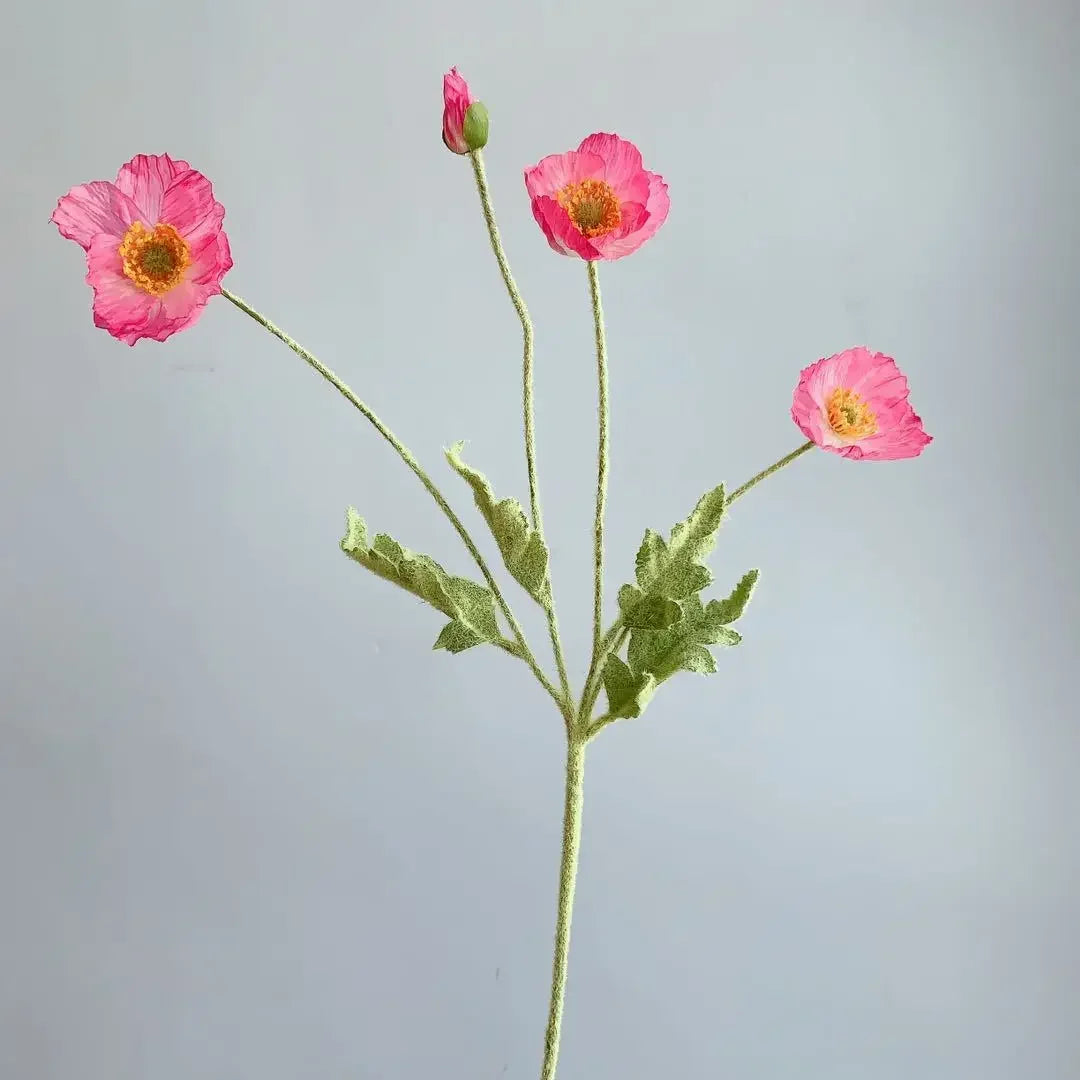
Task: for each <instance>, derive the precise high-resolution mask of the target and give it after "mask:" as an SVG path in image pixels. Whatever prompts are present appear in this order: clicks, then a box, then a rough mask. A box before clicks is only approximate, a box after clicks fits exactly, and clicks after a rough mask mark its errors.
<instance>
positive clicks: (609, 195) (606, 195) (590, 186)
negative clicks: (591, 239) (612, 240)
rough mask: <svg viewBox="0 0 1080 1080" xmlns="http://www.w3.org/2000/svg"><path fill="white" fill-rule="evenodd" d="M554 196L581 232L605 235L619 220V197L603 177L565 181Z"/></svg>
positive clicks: (620, 211)
mask: <svg viewBox="0 0 1080 1080" xmlns="http://www.w3.org/2000/svg"><path fill="white" fill-rule="evenodd" d="M555 198H556V199H557V200H558V203H559V205H560V206H561V207H562V208H563V209H564V210H565V211H566V212H567V213H568V214H569V215H570V220H571V221H572V222H573V223H574V227H575V228H576V229H577V230H578V232H580V233H581V234H582V235H583V236H604V235H605V234H607V233H609V232H611V231H612V229H615V228H617V227H618V225H619V222H620V221H621V220H622V210H621V209H620V208H619V198H618V196H617V195H616V194H615V192H614V190H613V189H612V187H611V185H610V184H608V183H605V182H604V181H603V180H582V181H580V182H579V183H577V184H567V185H566V187H564V188H562V190H560V191H558V192H556V194H555Z"/></svg>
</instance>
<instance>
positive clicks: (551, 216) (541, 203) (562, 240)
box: [532, 195, 599, 260]
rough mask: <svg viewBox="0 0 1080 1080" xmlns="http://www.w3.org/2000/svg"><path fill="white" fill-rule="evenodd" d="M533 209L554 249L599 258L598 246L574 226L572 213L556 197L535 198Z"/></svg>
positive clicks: (584, 256)
mask: <svg viewBox="0 0 1080 1080" xmlns="http://www.w3.org/2000/svg"><path fill="white" fill-rule="evenodd" d="M532 210H533V217H534V218H536V222H537V224H538V225H539V226H540V228H541V229H543V231H544V236H546V237H547V242H548V244H549V245H550V247H551V248H552V250H553V251H557V252H558V253H559V254H560V255H577V256H578V257H579V258H582V259H587V260H591V259H596V258H599V254H598V252H597V250H596V248H594V247H593V245H592V244H591V243H590V242H589V240H588V239H587V238H586V237H585V236H583V235H582V234H581V233H580V232H579V231H578V230H577V229H576V228H575V227H574V223H573V222H572V221H571V220H570V215H569V214H568V213H567V212H566V211H565V210H564V209H563V208H562V207H561V206H560V205H559V204H558V203H557V202H556V201H555V200H554V199H551V198H548V197H547V196H546V195H542V196H540V197H539V198H537V199H533V202H532Z"/></svg>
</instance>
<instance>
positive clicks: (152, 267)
mask: <svg viewBox="0 0 1080 1080" xmlns="http://www.w3.org/2000/svg"><path fill="white" fill-rule="evenodd" d="M119 254H120V261H121V262H122V263H123V264H124V274H125V275H126V276H127V277H129V278H131V280H132V281H133V282H135V284H136V285H137V286H138V287H139V288H140V289H142V291H143V292H147V293H150V295H151V296H160V295H161V294H162V293H167V292H168V291H169V290H170V289H171V288H172V287H173V286H174V285H178V284H179V283H180V281H181V279H182V278H183V276H184V271H185V270H187V268H188V267H189V266H190V265H191V249H190V248H189V247H188V246H187V242H186V241H185V240H184V238H183V237H182V236H181V235H180V234H179V233H178V232H177V231H176V229H174V228H173V227H172V226H171V225H155V226H154V227H153V228H152V229H148V228H147V227H146V226H145V225H144V224H143V223H142V222H141V221H136V222H133V223H132V224H131V226H130V227H129V228H128V231H127V232H126V233H124V239H123V240H121V241H120V252H119Z"/></svg>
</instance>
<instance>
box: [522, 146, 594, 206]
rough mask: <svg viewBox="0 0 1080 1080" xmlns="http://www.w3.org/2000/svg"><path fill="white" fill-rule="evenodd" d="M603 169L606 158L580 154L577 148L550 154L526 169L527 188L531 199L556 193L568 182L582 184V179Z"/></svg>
mask: <svg viewBox="0 0 1080 1080" xmlns="http://www.w3.org/2000/svg"><path fill="white" fill-rule="evenodd" d="M603 170H604V159H603V158H602V157H600V156H599V155H598V154H579V153H578V152H577V151H576V150H569V151H567V152H566V153H565V154H549V155H548V156H547V157H546V158H544V159H543V160H541V161H540V162H538V163H537V164H536V165H534V166H533V167H532V168H531V169H526V170H525V189H526V191H528V193H529V198H531V199H537V198H539V197H540V196H541V195H554V194H555V193H556V192H557V191H561V190H562V189H563V188H564V187H566V185H567V184H580V183H581V181H582V180H588V179H590V178H597V177H599V175H600V174H601V173H602V172H603Z"/></svg>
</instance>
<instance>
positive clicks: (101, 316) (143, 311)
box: [86, 234, 154, 345]
mask: <svg viewBox="0 0 1080 1080" xmlns="http://www.w3.org/2000/svg"><path fill="white" fill-rule="evenodd" d="M118 244H119V242H118V241H117V240H116V238H115V237H111V236H106V235H104V234H101V235H98V236H96V237H95V238H94V239H93V240H92V241H91V243H90V247H89V248H88V250H87V252H86V268H87V269H86V283H87V285H89V286H90V287H91V288H92V289H93V290H94V325H95V326H97V327H100V328H101V329H102V330H107V331H108V332H109V333H110V334H112V336H113V337H115V338H119V339H120V340H121V341H124V342H126V343H127V344H128V345H134V344H135V342H136V341H138V339H139V338H140V337H141V336H142V334H141V332H140V331H141V329H142V327H143V326H145V324H146V320H147V317H148V315H149V313H150V310H151V308H152V307H153V304H154V297H152V296H150V295H149V294H147V293H145V292H143V291H142V290H141V289H139V288H137V287H136V286H135V284H134V283H133V282H132V281H131V280H130V279H129V278H127V277H126V276H125V275H124V270H123V263H122V262H121V260H120V255H119V254H118V251H117V248H118Z"/></svg>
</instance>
